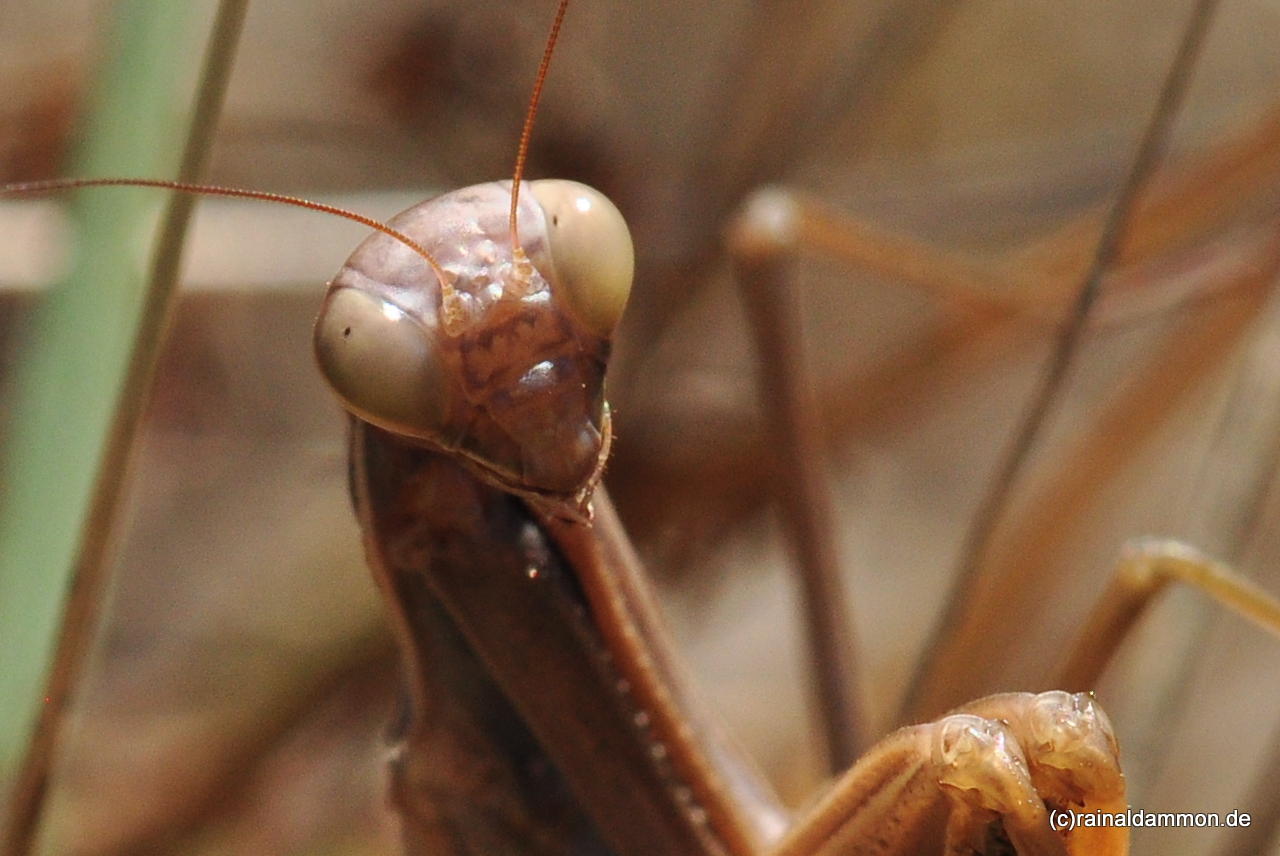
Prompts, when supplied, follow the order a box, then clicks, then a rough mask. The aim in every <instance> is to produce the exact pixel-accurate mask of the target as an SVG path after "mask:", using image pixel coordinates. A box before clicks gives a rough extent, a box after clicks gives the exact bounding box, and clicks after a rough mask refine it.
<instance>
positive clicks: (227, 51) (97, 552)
mask: <svg viewBox="0 0 1280 856" xmlns="http://www.w3.org/2000/svg"><path fill="white" fill-rule="evenodd" d="M247 9H248V0H223V2H221V3H220V4H219V6H218V11H217V17H216V19H215V21H214V25H213V31H212V36H211V38H210V42H209V45H208V47H207V49H206V53H205V58H204V66H203V69H202V71H201V75H200V85H199V91H198V93H197V97H196V103H195V106H194V109H193V113H192V119H191V124H190V127H189V129H188V132H187V141H186V146H185V148H184V150H183V154H182V162H181V165H180V167H179V171H178V180H179V181H185V182H194V181H198V180H199V179H200V176H201V175H202V173H203V172H204V170H205V167H206V165H207V164H208V160H209V153H210V151H211V149H212V145H213V134H214V130H215V128H216V126H217V123H218V117H219V115H220V113H221V109H222V100H223V96H224V94H225V92H226V88H227V82H228V80H229V79H230V76H231V66H232V63H233V61H234V58H235V51H236V45H237V43H238V42H239V38H240V32H241V29H242V28H243V24H244V16H245V13H246V11H247ZM194 204H195V200H194V198H193V197H190V196H186V195H175V196H173V197H172V198H171V199H170V201H169V205H168V208H167V210H166V212H165V216H164V218H163V220H162V227H161V232H160V237H159V239H158V241H157V243H156V247H155V250H154V255H153V256H152V267H151V271H150V275H149V284H148V288H147V294H146V303H145V306H144V308H143V310H142V315H141V320H140V321H139V325H138V332H137V336H136V337H135V340H134V341H135V345H134V349H133V352H132V354H131V355H130V358H129V368H128V373H127V375H126V378H125V385H124V388H123V389H122V390H121V392H120V397H119V399H118V403H117V405H116V412H115V415H114V417H113V419H112V424H111V427H110V429H109V432H108V435H107V439H106V445H105V451H104V453H103V456H102V466H101V470H100V472H99V476H98V479H97V483H96V485H95V486H94V492H93V497H92V499H91V501H90V506H89V510H88V514H87V517H86V521H85V524H84V530H83V534H82V540H81V543H80V548H79V551H78V554H77V557H76V566H75V571H74V575H73V582H72V587H71V590H70V592H69V593H68V596H67V606H66V611H65V614H64V616H63V620H62V635H61V637H60V638H59V640H58V647H57V650H56V653H55V655H54V662H53V670H52V672H51V674H50V675H49V681H48V684H47V686H46V689H45V704H44V705H43V706H42V707H41V708H40V713H39V718H38V720H37V722H36V727H35V733H34V735H33V737H32V740H31V744H30V747H29V748H28V751H27V754H26V757H25V758H24V760H23V764H22V768H21V770H20V771H19V774H18V779H17V782H16V783H15V785H14V788H13V792H12V797H11V799H10V803H9V810H8V816H7V819H6V823H5V827H4V839H3V840H0V853H3V854H6V855H7V856H24V854H26V853H29V852H30V850H31V847H32V845H33V844H34V841H35V834H36V831H37V829H38V825H39V819H40V814H41V810H42V806H43V801H44V796H45V793H46V788H47V785H48V778H49V772H50V768H51V766H52V763H53V757H54V755H55V754H56V753H57V743H58V726H59V724H60V720H61V715H62V713H63V711H64V710H65V709H66V706H67V703H68V700H69V698H70V696H71V693H72V691H73V689H74V687H75V686H76V685H77V684H78V682H79V678H80V675H81V672H82V670H83V667H84V662H85V659H86V657H87V656H88V653H89V649H90V648H91V646H92V643H93V640H94V638H95V634H96V632H97V629H98V620H99V617H100V612H101V607H102V605H103V601H104V599H105V595H106V591H107V588H108V582H109V569H110V559H111V556H112V550H113V547H114V539H113V523H114V520H115V514H116V509H117V507H118V504H119V500H120V497H121V495H122V494H123V491H124V486H125V482H126V480H127V478H128V474H129V472H130V471H131V468H130V462H131V460H132V457H133V446H134V438H135V436H136V434H137V430H138V426H139V424H140V423H141V420H142V414H143V411H144V409H145V407H146V404H147V401H148V399H149V397H150V390H151V385H152V381H153V379H154V377H155V371H156V364H157V360H158V358H159V352H160V347H161V345H162V344H163V342H164V336H165V330H166V329H167V327H168V325H169V321H170V319H171V315H172V308H173V300H174V296H175V295H176V293H177V284H178V273H179V268H180V266H181V260H182V245H183V241H184V238H185V235H186V229H187V223H188V222H189V220H190V217H191V212H192V210H193V207H194Z"/></svg>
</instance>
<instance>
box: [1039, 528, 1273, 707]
mask: <svg viewBox="0 0 1280 856" xmlns="http://www.w3.org/2000/svg"><path fill="white" fill-rule="evenodd" d="M1173 582H1182V583H1185V584H1187V585H1189V586H1191V587H1193V588H1196V589H1199V590H1200V591H1202V592H1204V593H1205V594H1207V595H1209V596H1210V597H1212V598H1213V599H1214V600H1216V601H1217V602H1218V603H1220V604H1222V605H1223V606H1225V607H1226V608H1227V609H1230V610H1232V611H1233V612H1235V613H1237V614H1238V615H1240V616H1242V617H1244V618H1247V619H1249V620H1250V621H1252V622H1253V623H1254V624H1256V625H1258V626H1259V627H1261V628H1263V629H1264V630H1269V631H1270V632H1271V633H1274V634H1277V635H1280V602H1277V600H1276V599H1275V598H1274V597H1272V596H1271V595H1270V594H1269V593H1268V592H1266V591H1265V590H1263V589H1262V588H1260V587H1259V586H1257V585H1256V584H1254V583H1253V582H1252V581H1250V580H1249V579H1247V578H1245V577H1242V576H1240V575H1239V574H1237V573H1236V572H1235V571H1233V570H1231V569H1230V568H1229V567H1227V566H1226V565H1223V564H1221V563H1219V562H1215V561H1213V560H1212V559H1210V558H1209V557H1208V556H1205V555H1204V554H1202V553H1200V552H1199V551H1197V550H1194V549H1192V548H1190V547H1188V546H1186V545H1184V544H1180V543H1178V542H1176V541H1160V540H1155V539H1151V540H1144V541H1136V542H1133V543H1131V544H1129V545H1127V546H1126V547H1125V549H1124V553H1123V555H1122V556H1121V559H1120V564H1119V566H1118V567H1117V568H1116V575H1115V578H1114V579H1113V580H1112V582H1111V584H1110V585H1109V586H1108V587H1107V590H1106V591H1105V592H1104V593H1103V595H1102V597H1101V598H1099V600H1098V603H1097V605H1096V606H1095V607H1094V610H1093V613H1092V614H1091V615H1090V616H1089V619H1088V620H1087V621H1086V622H1085V623H1084V626H1083V628H1082V629H1081V631H1080V635H1079V636H1078V637H1077V638H1076V642H1075V644H1074V645H1073V646H1072V649H1071V654H1070V656H1069V657H1068V659H1067V662H1066V665H1065V666H1064V667H1063V669H1062V673H1061V675H1060V677H1059V679H1058V681H1057V683H1058V685H1060V686H1061V687H1062V688H1063V689H1066V690H1067V691H1069V692H1080V691H1084V690H1090V689H1092V688H1093V686H1094V685H1095V684H1096V683H1097V680H1098V677H1099V676H1100V675H1101V674H1102V672H1103V670H1104V669H1105V668H1106V666H1107V664H1108V663H1109V662H1110V661H1111V657H1112V655H1113V654H1114V653H1115V652H1116V650H1117V649H1118V648H1119V646H1120V644H1121V642H1123V640H1124V639H1125V637H1126V636H1127V635H1128V633H1129V631H1130V630H1131V629H1132V628H1133V626H1134V625H1135V624H1136V623H1137V622H1138V620H1139V619H1140V618H1141V617H1142V615H1143V614H1144V613H1145V612H1146V609H1147V607H1148V606H1150V605H1151V603H1152V602H1153V601H1154V600H1155V598H1156V596H1157V595H1159V594H1160V592H1162V591H1164V589H1165V588H1166V587H1167V586H1168V585H1169V584H1170V583H1173Z"/></svg>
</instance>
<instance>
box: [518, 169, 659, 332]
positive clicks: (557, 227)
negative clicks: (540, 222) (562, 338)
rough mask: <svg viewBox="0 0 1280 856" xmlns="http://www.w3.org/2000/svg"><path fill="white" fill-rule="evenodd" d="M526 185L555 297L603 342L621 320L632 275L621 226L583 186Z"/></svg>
mask: <svg viewBox="0 0 1280 856" xmlns="http://www.w3.org/2000/svg"><path fill="white" fill-rule="evenodd" d="M529 186H530V188H531V189H532V191H533V195H534V198H536V199H537V200H538V204H539V205H541V206H542V210H543V212H545V214H546V218H547V235H548V245H549V247H550V255H551V267H552V268H553V270H552V271H551V277H550V278H551V279H552V281H553V282H554V283H555V285H556V286H557V289H556V293H557V295H558V296H559V297H560V299H561V300H563V301H564V303H565V306H566V307H567V308H568V310H569V311H570V312H572V313H573V316H574V318H575V319H576V320H577V321H578V322H579V323H580V324H582V325H583V326H584V327H585V328H586V329H587V330H589V331H590V332H592V333H595V334H596V335H598V336H602V337H604V338H608V337H609V336H610V335H611V334H612V333H613V329H614V327H616V326H617V325H618V321H619V320H620V319H621V318H622V310H623V309H624V308H625V307H626V305H627V296H628V295H629V294H630V293H631V278H632V274H633V273H634V271H635V250H634V249H633V248H632V245H631V232H630V231H628V229H627V224H626V221H625V220H623V219H622V214H621V213H620V212H619V211H618V209H617V208H616V207H615V206H614V204H613V203H612V202H610V201H609V200H608V199H607V198H605V196H604V194H602V193H600V192H599V191H597V190H593V189H592V188H590V187H587V186H586V185H585V184H579V183H578V182H576V181H564V180H561V179H546V180H543V181H534V182H531V183H530V185H529Z"/></svg>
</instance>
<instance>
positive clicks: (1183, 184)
mask: <svg viewBox="0 0 1280 856" xmlns="http://www.w3.org/2000/svg"><path fill="white" fill-rule="evenodd" d="M1278 178H1280V110H1275V111H1273V112H1272V113H1271V114H1269V115H1268V116H1266V117H1265V118H1264V119H1263V120H1262V121H1261V122H1259V123H1258V125H1257V126H1256V127H1255V128H1254V129H1253V130H1252V131H1250V132H1249V133H1248V134H1247V135H1245V136H1244V137H1242V138H1241V139H1239V140H1237V141H1236V142H1234V143H1230V144H1227V145H1225V146H1223V147H1222V148H1220V149H1219V150H1217V151H1216V152H1214V153H1213V154H1212V155H1211V156H1210V157H1208V158H1203V159H1196V160H1189V161H1188V162H1187V164H1186V166H1185V167H1184V168H1182V169H1179V170H1177V171H1174V172H1172V173H1171V174H1169V175H1167V176H1164V177H1162V178H1160V179H1157V180H1155V181H1153V182H1152V186H1151V189H1150V191H1149V192H1148V193H1146V194H1144V196H1143V199H1142V201H1140V202H1139V203H1138V205H1137V206H1136V208H1135V209H1134V211H1133V220H1132V222H1131V224H1130V227H1129V229H1128V230H1127V231H1126V235H1125V237H1124V240H1123V241H1122V242H1121V246H1120V249H1119V254H1118V255H1117V257H1116V260H1115V262H1116V265H1117V267H1128V266H1132V265H1140V264H1143V263H1145V262H1149V261H1152V260H1154V259H1158V258H1160V257H1161V256H1163V255H1166V254H1169V253H1171V252H1176V251H1177V250H1178V249H1180V248H1183V247H1186V246H1188V245H1193V244H1195V243H1197V242H1199V241H1201V240H1203V239H1204V238H1205V237H1206V235H1207V234H1209V233H1211V232H1212V231H1213V230H1214V229H1216V228H1220V227H1221V226H1222V224H1223V223H1225V222H1230V221H1231V220H1232V219H1233V218H1235V217H1237V216H1239V215H1241V214H1242V213H1245V212H1248V211H1250V210H1254V211H1261V212H1273V211H1274V210H1275V208H1276V203H1277V196H1278V195H1280V188H1277V179H1278ZM1101 218H1102V212H1100V211H1091V212H1089V213H1088V214H1086V215H1083V216H1081V217H1077V218H1074V219H1072V221H1071V222H1069V223H1067V224H1066V225H1065V226H1063V227H1061V228H1059V229H1057V230H1055V231H1054V233H1053V234H1052V235H1049V236H1047V237H1046V238H1044V239H1041V240H1039V241H1036V242H1035V243H1033V244H1031V245H1029V246H1028V247H1026V248H1024V249H1022V250H1019V251H1017V252H1015V253H1014V254H1012V255H1011V256H1010V257H1009V259H1008V261H1009V264H1010V265H1011V266H1012V267H1013V268H1014V269H1017V270H1024V271H1026V275H1020V276H1018V277H1017V280H1018V281H1022V280H1023V279H1026V278H1027V277H1028V276H1030V277H1031V278H1034V279H1036V280H1037V281H1038V285H1037V287H1036V290H1037V292H1038V293H1040V294H1042V295H1043V297H1041V298H1038V300H1040V301H1041V302H1047V303H1057V302H1059V301H1061V300H1064V299H1066V298H1065V295H1066V294H1067V290H1068V289H1069V288H1070V287H1071V284H1072V283H1074V282H1078V281H1079V277H1080V276H1082V275H1083V273H1084V269H1085V266H1086V264H1087V259H1088V256H1089V251H1090V248H1091V247H1093V246H1096V244H1097V241H1098V236H1099V232H1100V229H1101Z"/></svg>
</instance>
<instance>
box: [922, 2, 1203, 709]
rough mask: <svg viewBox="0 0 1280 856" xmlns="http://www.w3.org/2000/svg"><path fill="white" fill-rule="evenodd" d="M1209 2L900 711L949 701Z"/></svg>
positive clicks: (1199, 10) (1165, 131)
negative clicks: (998, 553)
mask: <svg viewBox="0 0 1280 856" xmlns="http://www.w3.org/2000/svg"><path fill="white" fill-rule="evenodd" d="M1216 8H1217V2H1216V0H1199V2H1198V3H1197V4H1196V6H1195V8H1194V10H1193V12H1192V16H1191V20H1190V22H1189V23H1188V25H1187V28H1186V31H1185V33H1184V35H1183V39H1182V43H1181V44H1180V45H1179V47H1178V52H1177V55H1176V56H1175V58H1174V62H1173V65H1172V67H1171V68H1170V71H1169V75H1168V77H1167V79H1166V82H1165V85H1164V87H1163V89H1162V91H1161V93H1160V100H1159V101H1158V103H1157V104H1156V109H1155V111H1154V114H1153V116H1152V119H1151V122H1150V124H1149V126H1148V128H1147V131H1146V133H1145V134H1144V136H1143V140H1142V143H1141V145H1140V146H1139V148H1138V153H1137V155H1136V156H1135V158H1134V164H1133V167H1132V168H1131V170H1130V172H1129V176H1128V178H1127V179H1126V181H1125V184H1124V186H1123V187H1122V188H1121V191H1120V195H1119V197H1118V198H1117V199H1116V202H1115V205H1114V207H1113V208H1112V209H1111V212H1110V215H1109V216H1108V218H1107V222H1106V225H1105V226H1104V228H1103V232H1102V238H1101V240H1100V241H1099V243H1098V248H1097V250H1096V252H1095V253H1094V257H1093V262H1092V264H1091V266H1090V269H1089V273H1088V275H1087V276H1086V277H1085V280H1084V283H1083V285H1082V287H1081V289H1080V292H1079V295H1078V297H1077V299H1076V302H1075V305H1074V306H1073V307H1072V311H1071V313H1070V315H1069V316H1068V319H1067V321H1066V324H1065V325H1064V326H1063V328H1062V331H1061V333H1060V335H1059V338H1058V342H1057V344H1056V346H1055V348H1054V352H1053V355H1052V357H1051V358H1050V362H1049V366H1048V368H1047V369H1046V371H1045V375H1044V380H1043V382H1042V383H1041V386H1040V388H1039V390H1038V391H1037V392H1036V393H1035V395H1034V397H1033V398H1032V400H1031V403H1030V405H1029V407H1028V408H1027V412H1026V415H1025V416H1024V417H1023V420H1022V423H1021V425H1020V426H1019V428H1018V430H1017V432H1016V433H1015V435H1014V437H1013V439H1012V442H1011V443H1010V445H1009V451H1008V452H1007V454H1006V456H1005V458H1004V460H1003V462H1002V463H1001V464H1000V466H999V468H998V469H997V472H996V475H995V478H994V480H993V481H992V486H991V488H990V491H989V493H988V494H987V497H986V498H985V499H984V500H983V502H982V504H981V506H980V507H979V509H978V512H977V514H976V515H975V517H974V522H973V524H972V528H971V529H970V534H969V536H968V537H967V538H966V543H965V546H964V548H963V549H962V551H961V559H960V565H959V570H958V572H957V574H956V580H955V583H954V584H953V589H952V594H951V596H950V597H948V599H947V604H946V606H945V608H944V610H943V615H942V618H941V620H940V621H939V623H938V625H937V629H936V631H935V633H934V634H933V638H932V640H931V641H932V644H929V645H927V646H926V651H928V652H929V653H928V655H927V656H926V658H925V660H924V661H923V662H922V663H921V665H920V667H919V669H918V670H917V672H916V675H915V677H914V679H913V680H912V682H911V685H910V687H909V688H908V691H907V697H906V704H905V706H904V712H905V716H906V718H916V717H919V716H921V715H925V716H927V715H928V714H929V713H931V712H935V711H941V710H945V709H946V708H947V707H948V706H949V705H948V704H947V703H946V702H945V701H941V698H942V697H940V696H939V695H938V693H937V690H936V688H937V687H939V686H940V685H942V684H945V683H948V682H950V681H952V680H953V678H952V677H951V676H952V674H953V673H954V670H955V669H956V668H957V667H959V668H961V669H963V666H964V662H968V661H963V662H960V663H957V662H956V660H957V655H958V654H959V651H960V649H961V648H962V647H963V641H962V640H963V637H964V636H965V635H966V628H968V627H972V621H971V619H970V616H972V614H973V612H974V610H973V609H972V604H973V602H974V600H975V599H976V594H977V592H979V591H980V590H981V589H983V588H985V587H986V584H985V583H984V580H983V577H988V576H989V572H988V571H987V569H986V567H984V565H985V563H986V561H987V553H988V550H989V548H990V546H991V540H992V536H993V534H994V533H995V531H996V529H997V527H998V526H999V525H1000V522H1001V519H1002V518H1003V517H1004V515H1005V513H1006V508H1007V506H1008V503H1009V499H1010V497H1011V496H1012V494H1013V489H1014V486H1015V485H1016V484H1017V482H1018V480H1019V477H1020V476H1021V474H1022V472H1023V470H1024V468H1025V467H1026V465H1027V463H1028V461H1029V460H1030V457H1031V452H1032V450H1033V448H1034V447H1035V444H1036V441H1037V440H1038V438H1039V436H1040V433H1041V431H1042V430H1043V427H1044V425H1045V424H1046V422H1047V421H1048V418H1049V416H1050V414H1051V411H1052V410H1053V407H1054V405H1055V404H1056V402H1057V401H1058V397H1059V394H1060V392H1061V390H1062V388H1063V386H1064V384H1065V381H1066V379H1067V375H1068V373H1069V370H1070V368H1071V366H1072V364H1073V363H1074V361H1075V357H1076V353H1077V351H1078V350H1079V347H1080V343H1081V342H1082V340H1083V336H1084V331H1085V327H1086V324H1087V322H1088V320H1089V314H1090V310H1091V309H1092V307H1093V304H1094V302H1095V301H1096V300H1097V298H1098V295H1099V293H1100V292H1101V288H1102V280H1103V277H1104V276H1105V274H1106V272H1107V270H1108V269H1109V268H1110V267H1111V265H1112V263H1113V261H1114V260H1115V258H1116V256H1117V254H1118V252H1119V249H1120V244H1121V241H1122V239H1123V237H1124V231H1125V229H1126V227H1127V225H1128V221H1129V219H1130V214H1131V212H1132V211H1133V209H1134V207H1135V206H1136V204H1137V200H1138V197H1139V195H1140V194H1141V192H1142V190H1143V188H1144V187H1145V186H1146V184H1147V181H1148V180H1149V178H1150V176H1151V174H1152V173H1153V172H1154V170H1155V168H1156V165H1157V164H1158V163H1159V161H1160V158H1161V155H1162V153H1163V150H1164V146H1165V143H1166V141H1167V139H1168V136H1169V131H1170V129H1171V128H1172V125H1173V121H1174V118H1175V117H1176V115H1177V112H1178V107H1179V106H1180V105H1181V102H1182V100H1183V97H1184V96H1185V94H1186V90H1187V87H1188V84H1189V83H1190V80H1191V76H1192V71H1193V70H1194V68H1195V62H1196V59H1197V58H1198V56H1199V53H1200V48H1201V45H1202V44H1203V42H1204V39H1205V37H1206V35H1207V34H1208V31H1209V24H1210V22H1211V20H1212V18H1213V12H1214V10H1215V9H1216ZM940 702H941V704H940ZM939 704H940V706H939Z"/></svg>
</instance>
